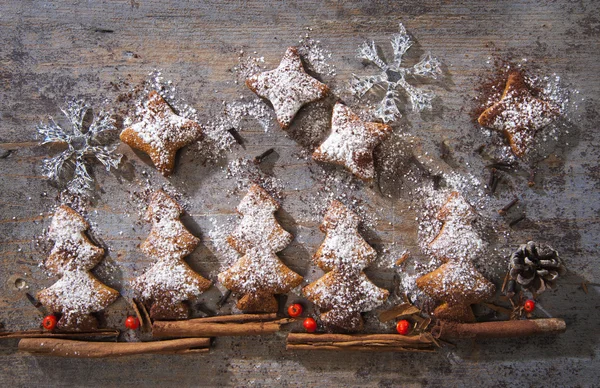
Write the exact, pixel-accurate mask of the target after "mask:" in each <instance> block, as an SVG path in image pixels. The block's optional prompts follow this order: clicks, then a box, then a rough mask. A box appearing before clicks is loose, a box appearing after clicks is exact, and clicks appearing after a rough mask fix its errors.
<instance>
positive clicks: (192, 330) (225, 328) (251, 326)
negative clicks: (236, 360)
mask: <svg viewBox="0 0 600 388" xmlns="http://www.w3.org/2000/svg"><path fill="white" fill-rule="evenodd" d="M293 321H294V319H290V318H281V319H277V314H240V315H223V316H216V317H209V318H197V319H188V320H185V321H154V324H153V325H152V336H153V337H154V338H165V337H221V336H239V335H263V334H270V333H276V332H278V331H279V330H280V329H281V326H282V325H284V324H286V323H290V322H293Z"/></svg>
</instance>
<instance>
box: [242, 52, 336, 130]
mask: <svg viewBox="0 0 600 388" xmlns="http://www.w3.org/2000/svg"><path fill="white" fill-rule="evenodd" d="M246 85H247V86H248V87H249V88H250V89H251V90H252V91H254V92H255V93H256V94H257V95H259V96H261V97H264V98H266V99H268V100H269V101H270V102H271V104H273V108H274V109H275V114H276V115H277V121H278V122H279V124H280V125H281V127H282V128H287V127H288V126H289V125H290V124H291V122H292V119H293V118H294V116H296V113H298V110H300V108H301V107H302V106H303V105H304V104H307V103H309V102H312V101H316V100H318V99H320V98H323V97H325V95H326V94H327V92H328V88H327V86H326V85H325V84H323V83H321V82H319V81H317V80H316V79H315V78H313V77H311V76H310V75H308V74H306V72H305V71H304V68H303V67H302V61H301V60H300V57H299V56H298V51H297V49H296V48H294V47H290V48H288V50H287V51H286V53H285V55H284V56H283V59H282V60H281V63H280V64H279V67H277V69H275V70H271V71H267V72H264V73H261V74H258V75H254V76H252V77H250V78H248V79H247V80H246Z"/></svg>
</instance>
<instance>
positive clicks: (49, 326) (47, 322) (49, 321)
mask: <svg viewBox="0 0 600 388" xmlns="http://www.w3.org/2000/svg"><path fill="white" fill-rule="evenodd" d="M42 326H44V329H46V330H54V328H55V327H56V317H55V316H54V315H46V316H45V317H44V320H43V321H42Z"/></svg>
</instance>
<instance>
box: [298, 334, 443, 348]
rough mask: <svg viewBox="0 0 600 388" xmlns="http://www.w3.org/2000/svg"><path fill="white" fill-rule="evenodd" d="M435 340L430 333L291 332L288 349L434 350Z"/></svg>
mask: <svg viewBox="0 0 600 388" xmlns="http://www.w3.org/2000/svg"><path fill="white" fill-rule="evenodd" d="M434 345H435V340H434V339H433V337H431V335H430V334H425V333H424V334H420V335H412V336H404V335H397V334H310V333H290V334H288V337H287V345H286V349H288V350H295V349H298V350H338V351H339V350H352V351H375V352H377V351H383V352H388V351H412V352H419V351H420V352H432V351H434Z"/></svg>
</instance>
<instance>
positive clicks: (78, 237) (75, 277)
mask: <svg viewBox="0 0 600 388" xmlns="http://www.w3.org/2000/svg"><path fill="white" fill-rule="evenodd" d="M88 228H89V225H88V223H87V222H86V221H85V220H84V219H83V217H81V216H80V215H79V214H77V213H76V212H75V211H74V210H72V209H71V208H69V207H67V206H64V205H63V206H61V207H59V208H58V209H57V211H56V213H55V216H54V218H53V219H52V223H51V225H50V228H49V233H48V235H49V237H50V238H51V239H53V240H54V242H55V245H54V247H53V248H52V251H51V253H50V256H49V257H48V259H47V260H46V263H45V265H46V268H48V270H50V271H51V272H53V273H55V274H57V275H60V276H61V278H60V279H59V280H58V281H57V282H56V283H54V284H53V285H52V286H50V287H48V288H46V289H44V290H42V291H40V292H39V293H38V299H39V300H40V302H41V303H42V304H43V305H44V306H46V307H47V308H48V309H49V310H50V311H52V312H58V313H61V314H62V316H61V319H60V320H59V327H62V328H68V329H71V330H81V329H82V328H80V327H78V325H85V324H90V323H91V322H94V321H95V320H94V319H93V318H92V317H90V316H89V313H92V312H96V311H100V310H102V309H103V308H105V307H106V306H108V305H109V304H111V303H112V302H113V301H114V300H115V299H116V298H117V297H118V296H119V294H118V292H117V291H115V290H113V289H111V288H109V287H107V286H105V285H104V284H102V283H101V282H99V281H98V280H97V279H96V278H95V277H94V276H93V275H92V274H91V273H90V272H89V271H90V270H91V269H92V268H94V267H95V266H96V265H97V264H98V263H99V262H100V260H101V259H102V256H103V254H104V250H103V249H101V248H99V247H96V246H95V245H93V244H92V243H90V241H89V240H88V238H87V237H86V236H85V235H84V234H83V233H84V232H85V230H87V229H88ZM92 325H94V323H92ZM89 328H91V327H84V329H89Z"/></svg>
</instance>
